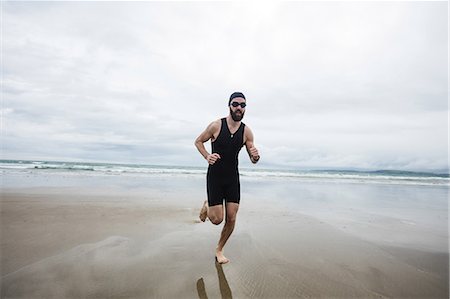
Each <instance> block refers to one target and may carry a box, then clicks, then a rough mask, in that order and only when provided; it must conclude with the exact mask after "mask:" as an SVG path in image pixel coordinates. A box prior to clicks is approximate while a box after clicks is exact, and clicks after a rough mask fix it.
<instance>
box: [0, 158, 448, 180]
mask: <svg viewBox="0 0 450 299" xmlns="http://www.w3.org/2000/svg"><path fill="white" fill-rule="evenodd" d="M206 170H207V166H206V165H205V166H204V167H189V166H162V165H144V164H116V163H91V162H64V161H37V160H31V161H30V160H0V172H1V174H2V177H5V176H14V175H21V174H27V173H28V174H48V175H50V174H56V175H71V176H77V175H81V176H86V175H88V176H140V177H155V176H159V177H174V176H176V177H204V176H205V175H206ZM240 175H241V178H243V179H248V180H258V179H273V180H283V181H286V180H288V181H341V182H348V183H371V184H372V183H373V184H406V185H433V186H450V178H449V174H448V173H430V172H412V171H398V170H377V171H355V170H286V169H261V168H259V167H254V168H240Z"/></svg>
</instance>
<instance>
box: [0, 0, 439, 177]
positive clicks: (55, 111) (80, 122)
mask: <svg viewBox="0 0 450 299" xmlns="http://www.w3.org/2000/svg"><path fill="white" fill-rule="evenodd" d="M2 5H3V23H2V25H3V29H2V30H3V42H2V50H3V57H2V58H3V93H2V98H3V101H2V156H3V158H4V159H44V160H66V161H99V162H102V161H104V162H122V163H145V164H163V165H192V166H201V165H205V166H206V162H205V161H204V160H203V158H202V157H201V156H200V154H199V153H198V152H197V150H196V148H195V147H194V140H195V138H196V137H197V136H198V135H199V134H200V133H201V131H202V130H204V129H205V128H206V126H207V125H208V124H209V123H210V122H211V121H213V120H215V119H217V118H220V117H224V116H226V115H227V114H228V108H227V102H228V97H229V95H230V94H231V93H232V92H234V91H242V92H243V93H244V94H245V95H246V97H247V104H248V106H247V111H246V115H245V117H244V122H245V123H246V124H247V125H248V126H249V127H250V128H252V130H253V132H254V134H255V144H256V146H257V147H258V149H259V150H260V153H261V156H262V158H261V163H260V166H259V167H261V168H264V167H288V168H302V169H305V168H306V169H309V168H361V169H403V170H434V169H447V163H448V159H447V154H448V126H447V125H448V120H447V119H448V95H447V91H448V85H447V84H448V83H447V81H448V77H447V76H448V29H447V28H448V16H447V15H448V8H447V5H448V4H447V2H321V3H315V2H266V3H257V2H253V3H252V2H247V3H237V2H168V3H161V2H132V3H129V2H96V3H94V2H10V1H6V2H3V4H2ZM207 148H208V150H209V149H210V145H209V143H208V144H207ZM247 160H248V159H247V156H246V154H245V151H244V150H243V151H242V152H241V156H240V161H241V165H244V166H249V165H250V163H249V162H248V161H247Z"/></svg>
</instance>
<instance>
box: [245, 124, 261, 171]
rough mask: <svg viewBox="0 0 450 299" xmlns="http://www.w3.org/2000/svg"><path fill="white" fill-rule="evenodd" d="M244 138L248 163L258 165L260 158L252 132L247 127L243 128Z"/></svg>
mask: <svg viewBox="0 0 450 299" xmlns="http://www.w3.org/2000/svg"><path fill="white" fill-rule="evenodd" d="M245 138H246V141H245V147H246V149H247V153H248V156H249V157H250V161H252V163H253V164H256V163H258V161H259V158H260V156H259V152H258V150H257V149H256V147H255V144H254V137H253V132H252V130H250V128H249V127H248V126H246V127H245Z"/></svg>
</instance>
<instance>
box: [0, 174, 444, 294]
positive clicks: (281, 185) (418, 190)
mask: <svg viewBox="0 0 450 299" xmlns="http://www.w3.org/2000/svg"><path fill="white" fill-rule="evenodd" d="M241 185H242V199H241V206H240V210H239V213H238V218H237V225H236V228H235V231H234V233H233V235H232V237H231V238H230V240H229V242H228V244H227V245H226V247H225V255H226V256H227V257H228V258H229V259H230V260H231V262H230V263H228V264H225V265H218V264H216V263H215V261H214V249H215V245H216V243H217V240H218V237H219V234H220V230H221V227H222V225H219V226H214V225H212V224H211V223H210V222H208V221H207V222H206V223H201V222H200V221H199V220H198V212H199V209H200V207H201V204H202V201H203V200H204V199H205V198H206V191H205V179H204V177H203V175H172V174H171V175H104V174H101V175H98V174H92V173H89V172H87V171H86V172H76V173H74V172H63V173H58V172H57V171H27V172H20V171H16V172H11V173H9V175H6V176H4V178H3V189H2V198H1V275H2V281H1V297H2V298H220V297H222V298H231V297H235V298H448V295H449V289H448V262H449V260H448V226H447V224H448V216H447V214H448V209H447V195H448V186H418V185H401V184H396V185H389V184H369V183H364V182H363V183H361V182H360V183H358V182H342V181H327V180H319V179H318V180H301V179H296V180H285V179H283V180H277V179H272V178H262V179H261V178H252V177H243V178H241Z"/></svg>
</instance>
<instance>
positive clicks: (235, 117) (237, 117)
mask: <svg viewBox="0 0 450 299" xmlns="http://www.w3.org/2000/svg"><path fill="white" fill-rule="evenodd" d="M236 112H237V111H236ZM236 112H233V110H231V108H230V114H231V118H232V119H233V120H234V121H241V120H242V119H243V118H244V114H245V112H244V111H240V113H239V114H238V113H236Z"/></svg>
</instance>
